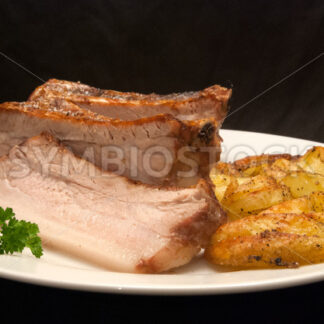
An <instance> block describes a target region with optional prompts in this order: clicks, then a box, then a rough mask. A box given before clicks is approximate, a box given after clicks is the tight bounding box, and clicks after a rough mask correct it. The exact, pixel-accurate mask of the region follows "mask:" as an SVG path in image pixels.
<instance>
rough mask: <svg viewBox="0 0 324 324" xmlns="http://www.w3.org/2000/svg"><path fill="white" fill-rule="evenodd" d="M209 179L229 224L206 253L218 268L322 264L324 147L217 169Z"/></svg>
mask: <svg viewBox="0 0 324 324" xmlns="http://www.w3.org/2000/svg"><path fill="white" fill-rule="evenodd" d="M212 174H213V176H214V177H212V176H211V180H212V181H213V182H214V184H215V193H216V196H217V198H218V199H219V201H220V204H221V205H222V207H223V209H224V210H225V211H226V212H227V214H228V216H229V219H230V220H231V222H229V223H227V224H224V225H222V226H221V227H219V228H218V230H217V231H216V232H215V234H214V235H213V237H212V240H211V242H210V244H209V246H208V247H207V249H206V250H205V256H206V258H207V259H208V260H209V261H210V262H212V263H214V264H217V265H224V266H230V267H235V268H267V267H270V268H271V267H296V266H299V265H304V264H311V263H317V262H324V148H323V147H314V148H312V149H310V150H308V151H307V152H306V153H305V154H304V155H303V156H300V157H293V156H290V155H261V156H253V157H248V158H245V159H242V160H239V161H236V162H234V163H222V164H220V165H219V166H216V167H215V170H214V172H213V173H212Z"/></svg>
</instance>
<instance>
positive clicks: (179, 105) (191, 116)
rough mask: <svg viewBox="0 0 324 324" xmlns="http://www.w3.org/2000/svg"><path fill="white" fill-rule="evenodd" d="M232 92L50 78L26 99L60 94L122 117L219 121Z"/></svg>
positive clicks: (107, 114) (84, 105)
mask: <svg viewBox="0 0 324 324" xmlns="http://www.w3.org/2000/svg"><path fill="white" fill-rule="evenodd" d="M231 94H232V90H231V89H227V88H224V87H221V86H219V85H214V86H211V87H209V88H206V89H204V90H202V91H197V92H184V93H175V94H170V95H157V94H148V95H144V94H139V93H134V92H118V91H113V90H101V89H97V88H94V87H90V86H88V85H85V84H82V83H79V82H69V81H61V80H56V79H51V80H49V81H48V82H46V83H44V84H43V85H41V86H39V87H38V88H36V90H35V91H34V92H33V93H32V94H31V96H30V98H29V100H38V101H41V100H44V99H45V100H48V99H52V98H63V99H66V100H69V101H71V102H73V103H74V104H77V105H78V106H80V107H81V108H86V109H89V110H91V111H93V112H96V113H99V114H101V115H104V116H107V117H110V118H118V119H122V120H136V119H139V118H143V117H150V116H155V115H158V114H171V115H173V116H175V117H176V118H178V119H180V120H198V119H205V118H215V119H216V120H217V121H218V123H220V124H221V122H222V121H223V119H224V118H225V116H226V114H227V110H228V101H229V99H230V96H231Z"/></svg>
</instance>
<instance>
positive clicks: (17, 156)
mask: <svg viewBox="0 0 324 324" xmlns="http://www.w3.org/2000/svg"><path fill="white" fill-rule="evenodd" d="M53 152H54V153H53ZM80 163H82V164H83V165H84V168H82V170H76V168H75V167H74V166H75V165H79V164H80ZM91 170H92V171H91ZM0 191H1V195H0V205H1V206H4V207H6V206H10V207H12V208H13V209H14V210H15V212H16V216H17V217H18V218H20V217H21V218H23V219H26V220H28V221H31V222H36V223H37V224H38V225H39V227H40V234H41V237H42V240H43V243H44V244H45V245H46V246H53V247H55V248H56V249H59V250H62V251H66V252H68V253H69V254H73V255H75V256H78V257H81V258H83V259H86V260H88V261H91V262H94V263H96V264H99V265H101V266H104V267H106V268H109V269H111V270H115V271H124V272H145V273H146V272H161V271H165V270H168V269H171V268H174V267H178V266H180V265H183V264H186V263H187V262H189V261H190V260H191V259H192V257H193V256H195V255H196V254H197V253H198V252H199V251H200V249H201V248H202V247H205V245H206V243H207V242H208V240H209V238H210V235H211V234H212V233H213V232H214V231H215V230H216V228H217V227H218V226H219V225H220V224H221V223H223V222H224V221H225V216H224V215H223V213H222V212H221V209H220V207H219V205H218V202H217V200H216V199H215V197H214V195H213V192H212V190H211V188H210V187H209V185H208V184H207V183H206V182H205V181H204V180H201V181H200V182H199V184H198V185H197V186H195V187H192V188H182V189H180V188H175V187H172V188H166V187H163V188H159V187H155V186H149V185H144V184H135V183H134V182H132V181H130V180H127V179H126V178H124V177H119V176H116V175H114V174H112V173H109V172H103V171H102V170H100V169H98V168H96V167H95V166H94V165H93V164H91V163H89V162H87V161H85V160H81V159H80V158H78V157H76V156H75V155H73V153H71V152H70V151H69V150H67V149H66V148H64V147H63V146H62V145H60V144H59V143H58V142H57V141H56V140H55V139H54V138H53V137H52V136H50V135H46V134H43V135H41V136H36V137H33V138H31V139H28V140H27V141H26V142H25V143H24V144H21V145H18V146H15V147H14V148H12V149H11V150H10V153H9V155H7V156H4V157H2V158H1V159H0Z"/></svg>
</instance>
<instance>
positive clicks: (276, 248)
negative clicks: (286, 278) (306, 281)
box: [205, 213, 324, 268]
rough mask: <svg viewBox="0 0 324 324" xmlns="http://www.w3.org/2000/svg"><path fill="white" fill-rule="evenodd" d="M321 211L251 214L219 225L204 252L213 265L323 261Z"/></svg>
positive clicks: (262, 265)
mask: <svg viewBox="0 0 324 324" xmlns="http://www.w3.org/2000/svg"><path fill="white" fill-rule="evenodd" d="M323 220H324V214H323V213H310V214H266V215H257V216H255V215H252V216H247V217H245V218H243V219H240V220H237V221H234V222H230V223H227V224H224V225H222V226H221V227H220V228H219V229H218V230H217V231H216V233H215V234H214V235H213V237H212V240H211V242H210V244H209V246H208V247H207V249H206V251H205V256H206V258H207V259H208V260H209V261H210V262H211V263H213V264H217V265H224V266H232V267H240V268H265V267H283V266H284V267H296V266H298V265H303V264H311V263H317V262H322V261H324V224H323V223H322V221H323Z"/></svg>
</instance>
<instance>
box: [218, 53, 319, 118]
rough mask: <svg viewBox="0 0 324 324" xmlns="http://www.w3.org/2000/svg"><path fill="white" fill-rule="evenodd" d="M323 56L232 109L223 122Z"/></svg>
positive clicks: (312, 60) (317, 57)
mask: <svg viewBox="0 0 324 324" xmlns="http://www.w3.org/2000/svg"><path fill="white" fill-rule="evenodd" d="M323 55H324V52H322V53H320V54H319V55H317V56H316V57H314V58H313V59H311V60H310V61H308V62H307V63H305V64H304V65H302V66H301V67H299V68H297V69H296V70H294V71H293V72H291V73H290V74H288V75H286V76H285V77H284V78H282V79H281V80H279V81H278V82H276V83H275V84H273V85H272V86H270V87H269V88H267V89H265V90H263V91H262V92H260V93H259V94H258V95H256V96H255V97H253V98H252V99H250V100H248V101H247V102H246V103H244V104H243V105H241V106H240V107H238V108H236V109H234V110H233V111H232V112H230V113H229V114H228V115H227V116H226V117H225V118H224V119H223V121H224V120H225V119H226V118H228V117H230V116H232V115H233V114H235V113H237V112H238V111H240V110H241V109H243V108H245V107H246V106H247V105H249V104H250V103H252V102H254V101H255V100H257V99H258V98H260V97H262V96H263V95H264V94H266V93H268V92H269V91H270V90H272V89H273V88H275V87H277V86H278V85H279V84H281V83H283V82H284V81H286V80H287V79H289V78H291V77H292V76H294V75H295V74H297V73H298V72H300V71H301V70H303V69H304V68H306V67H307V66H308V65H310V64H312V63H314V62H315V61H317V60H318V59H319V58H321V57H322V56H323Z"/></svg>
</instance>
